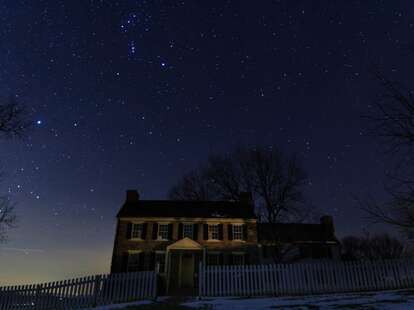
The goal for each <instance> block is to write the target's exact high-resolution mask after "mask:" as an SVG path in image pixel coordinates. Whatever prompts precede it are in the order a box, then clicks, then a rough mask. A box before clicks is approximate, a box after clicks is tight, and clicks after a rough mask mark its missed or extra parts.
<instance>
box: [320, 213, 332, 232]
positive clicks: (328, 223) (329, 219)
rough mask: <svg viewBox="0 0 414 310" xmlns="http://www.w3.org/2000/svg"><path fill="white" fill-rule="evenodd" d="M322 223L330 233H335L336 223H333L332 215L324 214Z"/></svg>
mask: <svg viewBox="0 0 414 310" xmlns="http://www.w3.org/2000/svg"><path fill="white" fill-rule="evenodd" d="M320 223H321V225H322V226H323V229H324V231H325V232H326V233H328V234H330V235H334V234H335V227H334V224H333V218H332V216H329V215H324V216H322V217H321V219H320Z"/></svg>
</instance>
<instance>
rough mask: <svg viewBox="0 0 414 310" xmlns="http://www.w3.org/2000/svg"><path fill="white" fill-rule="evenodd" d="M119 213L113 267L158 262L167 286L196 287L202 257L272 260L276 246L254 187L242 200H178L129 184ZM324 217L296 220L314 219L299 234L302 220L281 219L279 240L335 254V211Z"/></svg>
mask: <svg viewBox="0 0 414 310" xmlns="http://www.w3.org/2000/svg"><path fill="white" fill-rule="evenodd" d="M117 218H118V221H117V228H116V236H115V243H114V250H113V255H112V264H111V272H113V273H115V272H127V271H139V270H154V269H155V268H156V269H157V270H158V272H159V274H160V276H161V279H162V281H161V282H162V283H163V284H164V287H165V288H166V289H167V290H168V291H170V290H175V289H180V288H193V287H195V286H196V285H197V281H196V280H197V270H198V266H199V263H200V262H203V263H206V264H209V265H226V264H238V265H242V264H249V263H253V262H254V263H260V262H267V261H269V257H270V255H269V253H271V252H272V248H274V247H275V246H276V243H275V242H274V240H275V238H274V237H273V235H272V233H271V232H272V231H273V230H274V228H275V227H272V226H269V225H267V224H259V223H257V218H256V216H255V213H254V204H253V202H252V199H251V195H250V194H249V193H243V194H242V195H241V199H240V200H239V201H174V200H140V198H139V194H138V192H137V191H134V190H128V191H127V198H126V201H125V203H124V204H123V206H122V208H121V210H120V211H119V212H118V215H117ZM322 220H323V221H325V222H322V223H321V224H292V225H311V226H307V228H306V229H307V230H306V229H305V232H304V233H303V234H302V235H303V237H300V238H299V236H297V234H298V233H297V231H301V227H300V226H284V224H277V225H278V227H276V228H277V231H278V235H280V236H283V238H282V239H278V240H277V241H278V242H277V244H278V245H279V244H280V243H281V242H282V243H283V242H287V243H289V244H295V245H296V247H297V248H299V249H302V250H299V254H300V255H301V256H302V258H307V257H313V256H317V257H325V258H334V257H335V256H336V255H335V253H336V248H337V246H338V244H339V243H338V241H337V240H336V238H335V236H334V230H333V223H332V220H331V218H330V217H324V218H323V219H322ZM262 225H263V226H262ZM286 225H290V224H286ZM282 231H283V232H282ZM302 231H303V229H302ZM309 231H312V233H311V234H309ZM306 232H307V233H306ZM295 235H296V236H297V237H298V238H295ZM315 246H317V247H320V248H321V249H323V251H322V252H321V253H319V254H318V255H314V254H315V253H316V252H315V251H316V250H315V249H316V248H315ZM304 249H308V251H306V250H304ZM309 249H311V250H309ZM312 249H314V250H313V252H312ZM300 255H299V256H300Z"/></svg>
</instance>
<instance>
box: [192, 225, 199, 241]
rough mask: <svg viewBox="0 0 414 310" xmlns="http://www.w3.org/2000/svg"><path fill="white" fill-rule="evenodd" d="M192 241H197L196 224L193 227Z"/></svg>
mask: <svg viewBox="0 0 414 310" xmlns="http://www.w3.org/2000/svg"><path fill="white" fill-rule="evenodd" d="M193 239H194V240H196V241H197V240H198V224H194V225H193Z"/></svg>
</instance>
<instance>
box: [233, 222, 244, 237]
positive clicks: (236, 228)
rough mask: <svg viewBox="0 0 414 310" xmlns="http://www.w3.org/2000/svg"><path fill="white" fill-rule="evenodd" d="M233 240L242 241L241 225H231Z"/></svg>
mask: <svg viewBox="0 0 414 310" xmlns="http://www.w3.org/2000/svg"><path fill="white" fill-rule="evenodd" d="M233 240H243V226H242V225H233Z"/></svg>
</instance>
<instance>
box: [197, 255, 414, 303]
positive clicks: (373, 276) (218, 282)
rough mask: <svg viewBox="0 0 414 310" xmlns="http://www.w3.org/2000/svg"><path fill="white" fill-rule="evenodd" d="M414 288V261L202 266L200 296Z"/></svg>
mask: <svg viewBox="0 0 414 310" xmlns="http://www.w3.org/2000/svg"><path fill="white" fill-rule="evenodd" d="M402 288H414V260H412V259H410V260H409V259H398V260H384V261H374V262H369V261H359V262H335V261H330V262H329V261H324V262H317V263H316V262H315V263H312V262H309V263H292V264H274V265H246V266H204V265H203V264H200V268H199V296H200V297H206V296H264V295H270V296H286V295H302V294H317V293H331V292H353V291H376V290H389V289H402Z"/></svg>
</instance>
